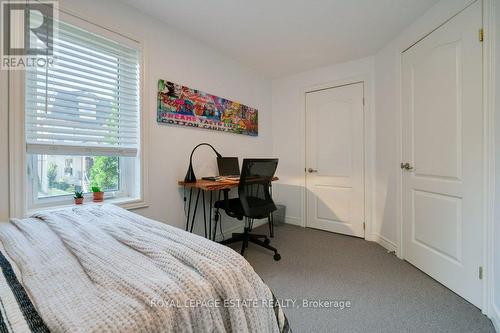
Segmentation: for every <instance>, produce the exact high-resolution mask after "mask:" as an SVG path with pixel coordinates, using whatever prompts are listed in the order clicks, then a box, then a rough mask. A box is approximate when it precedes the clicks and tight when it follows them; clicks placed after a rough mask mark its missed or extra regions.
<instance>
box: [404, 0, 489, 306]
mask: <svg viewBox="0 0 500 333" xmlns="http://www.w3.org/2000/svg"><path fill="white" fill-rule="evenodd" d="M481 25H482V19H481V3H480V2H479V1H478V2H476V3H475V4H473V5H471V6H470V7H469V8H467V9H466V10H464V11H462V12H461V13H460V14H458V15H457V16H455V17H454V18H452V19H451V20H450V21H448V22H447V23H446V24H444V25H443V26H441V27H440V28H439V29H437V30H435V31H434V32H433V33H432V34H430V35H429V36H427V37H426V38H424V39H423V40H421V41H420V42H419V43H417V44H416V45H414V46H413V47H411V48H410V49H409V50H407V51H405V52H404V53H403V59H402V60H403V62H402V70H403V73H402V74H403V76H402V88H403V90H402V92H403V96H402V97H403V99H402V102H403V119H402V120H403V159H404V161H403V162H404V163H409V165H408V167H407V168H406V169H405V168H402V169H403V170H402V172H403V256H404V258H405V259H406V260H407V261H409V262H410V263H412V264H413V265H415V266H417V267H418V268H420V269H421V270H422V271H424V272H425V273H427V274H429V275H430V276H431V277H433V278H434V279H436V280H437V281H439V282H441V283H442V284H444V285H445V286H447V287H448V288H450V289H451V290H453V291H455V292H456V293H457V294H459V295H461V296H462V297H464V298H465V299H467V300H468V301H470V302H471V303H473V304H474V305H476V306H478V307H479V306H480V305H481V299H482V297H481V294H482V289H481V288H482V286H481V281H480V279H479V273H478V272H479V267H480V266H481V262H482V254H481V250H482V247H483V238H482V232H483V224H482V219H483V209H482V203H483V112H482V70H483V69H482V45H481V42H480V41H479V38H478V32H479V29H480V27H481ZM411 168H413V169H411Z"/></svg>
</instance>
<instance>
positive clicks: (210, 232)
mask: <svg viewBox="0 0 500 333" xmlns="http://www.w3.org/2000/svg"><path fill="white" fill-rule="evenodd" d="M205 237H206V236H205ZM208 239H212V191H210V199H209V206H208ZM212 240H213V239H212Z"/></svg>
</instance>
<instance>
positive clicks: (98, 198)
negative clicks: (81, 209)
mask: <svg viewBox="0 0 500 333" xmlns="http://www.w3.org/2000/svg"><path fill="white" fill-rule="evenodd" d="M92 196H93V198H92V200H93V201H94V202H103V201H104V192H93V193H92Z"/></svg>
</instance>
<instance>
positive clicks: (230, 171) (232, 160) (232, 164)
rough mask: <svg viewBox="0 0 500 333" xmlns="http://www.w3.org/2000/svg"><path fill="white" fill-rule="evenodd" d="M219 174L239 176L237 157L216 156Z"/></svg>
mask: <svg viewBox="0 0 500 333" xmlns="http://www.w3.org/2000/svg"><path fill="white" fill-rule="evenodd" d="M217 167H218V168H219V176H239V175H240V164H239V162H238V157H217Z"/></svg>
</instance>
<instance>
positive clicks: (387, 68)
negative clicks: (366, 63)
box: [374, 0, 479, 244]
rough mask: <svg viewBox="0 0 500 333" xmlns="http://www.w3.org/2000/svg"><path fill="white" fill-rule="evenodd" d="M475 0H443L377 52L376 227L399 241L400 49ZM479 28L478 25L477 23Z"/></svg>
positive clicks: (384, 234) (394, 241)
mask: <svg viewBox="0 0 500 333" xmlns="http://www.w3.org/2000/svg"><path fill="white" fill-rule="evenodd" d="M472 2H473V0H442V1H440V2H438V3H437V4H436V5H435V6H434V7H432V8H430V9H429V10H428V11H427V12H426V13H425V14H424V15H423V16H422V17H420V18H419V19H418V20H417V21H415V22H414V23H413V24H412V25H410V26H409V27H408V28H407V29H405V30H404V31H403V32H401V34H399V35H398V37H396V38H395V39H394V40H393V41H391V42H390V43H389V44H388V45H386V46H385V47H384V48H383V49H382V50H380V51H379V52H378V53H377V54H376V55H375V96H376V101H375V113H376V115H375V119H376V126H375V128H376V129H375V132H376V147H377V148H376V157H375V187H376V190H375V192H376V195H375V223H374V228H375V231H376V232H378V233H379V234H380V235H382V236H383V237H384V238H386V239H387V240H389V241H391V242H393V243H395V244H398V242H399V239H398V231H399V230H398V214H399V209H398V195H399V189H398V185H397V184H398V177H399V175H400V173H401V170H400V168H399V163H400V162H401V161H400V160H399V159H400V147H398V129H399V128H400V126H399V114H400V97H399V96H400V87H399V82H400V73H401V70H400V61H401V52H402V51H403V50H405V49H406V48H407V47H409V46H411V45H412V44H413V43H415V42H416V41H418V40H419V39H420V38H422V37H423V36H425V35H426V34H428V33H430V32H431V31H432V30H434V29H435V28H437V27H438V26H439V25H441V24H442V23H444V22H445V21H446V20H447V19H449V18H450V17H452V16H453V15H455V14H456V13H458V12H459V11H460V10H461V9H463V8H465V7H466V6H467V5H468V4H469V3H472ZM478 29H479V27H478Z"/></svg>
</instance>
